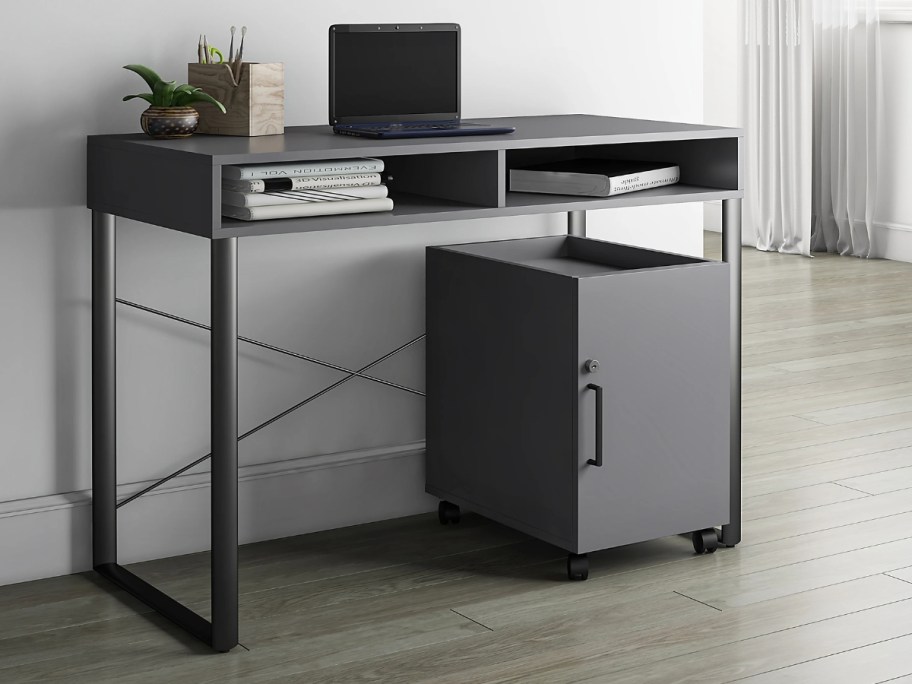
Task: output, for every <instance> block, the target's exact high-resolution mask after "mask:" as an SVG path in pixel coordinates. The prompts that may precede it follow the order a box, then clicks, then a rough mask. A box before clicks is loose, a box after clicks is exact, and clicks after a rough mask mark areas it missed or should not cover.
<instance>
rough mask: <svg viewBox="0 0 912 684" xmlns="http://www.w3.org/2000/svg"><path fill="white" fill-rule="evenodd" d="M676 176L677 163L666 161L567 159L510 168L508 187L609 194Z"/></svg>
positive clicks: (662, 182) (667, 181) (665, 182)
mask: <svg viewBox="0 0 912 684" xmlns="http://www.w3.org/2000/svg"><path fill="white" fill-rule="evenodd" d="M680 177H681V169H680V167H678V165H677V164H671V163H668V162H642V161H621V160H616V159H568V160H565V161H559V162H550V163H547V164H537V165H535V166H528V167H525V168H521V169H510V191H511V192H536V193H546V194H554V195H582V196H585V197H611V196H613V195H620V194H623V193H626V192H634V191H635V190H645V189H647V188H655V187H659V186H662V185H672V184H674V183H677V182H678V181H679V180H680Z"/></svg>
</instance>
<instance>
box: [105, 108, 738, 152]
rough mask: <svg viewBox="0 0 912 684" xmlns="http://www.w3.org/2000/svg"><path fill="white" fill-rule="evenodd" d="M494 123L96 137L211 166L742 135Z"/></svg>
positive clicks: (588, 120)
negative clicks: (406, 130)
mask: <svg viewBox="0 0 912 684" xmlns="http://www.w3.org/2000/svg"><path fill="white" fill-rule="evenodd" d="M472 121H478V122H481V123H489V124H492V125H504V126H514V127H515V128H516V132H515V133H512V134H506V135H491V136H466V137H458V138H413V139H407V140H370V139H367V138H354V137H351V136H343V135H335V134H334V133H333V132H332V129H331V128H330V127H329V126H289V127H286V128H285V135H273V136H260V137H257V138H244V137H235V136H217V135H211V136H209V135H194V136H192V137H190V138H184V139H181V140H152V139H151V138H149V137H148V136H145V135H138V134H129V135H110V136H100V137H103V138H104V139H105V140H106V141H108V142H109V143H110V144H111V145H118V146H124V147H126V146H131V145H138V146H141V147H143V148H145V149H148V150H152V151H160V152H164V151H168V152H180V153H183V154H187V155H198V156H200V157H205V158H209V159H210V160H211V163H213V164H245V163H259V162H279V161H304V160H308V159H332V158H345V157H360V156H366V157H376V156H383V155H393V154H432V153H440V152H467V151H476V150H500V149H504V150H509V149H523V148H530V147H543V146H545V147H565V146H568V145H580V144H586V145H604V144H618V143H625V142H653V141H658V140H685V139H694V138H728V137H733V136H739V135H743V132H742V131H741V130H740V129H735V128H725V127H722V126H702V125H696V124H684V123H678V122H672V121H645V120H640V119H621V118H616V117H609V116H592V115H588V114H572V115H554V116H518V117H503V118H493V119H472Z"/></svg>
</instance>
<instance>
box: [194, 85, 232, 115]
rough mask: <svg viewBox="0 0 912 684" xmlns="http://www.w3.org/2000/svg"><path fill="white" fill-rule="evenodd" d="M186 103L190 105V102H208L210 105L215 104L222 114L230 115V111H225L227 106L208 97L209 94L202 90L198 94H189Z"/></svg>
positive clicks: (210, 96)
mask: <svg viewBox="0 0 912 684" xmlns="http://www.w3.org/2000/svg"><path fill="white" fill-rule="evenodd" d="M186 101H187V103H188V104H189V103H190V102H208V103H210V104H214V105H215V106H216V107H218V108H219V109H220V110H221V111H222V114H227V113H228V110H226V109H225V105H223V104H222V103H221V102H219V101H218V100H216V99H215V98H214V97H212V95H208V94H206V93H204V92H203V91H202V90H200V91H198V92H194V93H187V94H186Z"/></svg>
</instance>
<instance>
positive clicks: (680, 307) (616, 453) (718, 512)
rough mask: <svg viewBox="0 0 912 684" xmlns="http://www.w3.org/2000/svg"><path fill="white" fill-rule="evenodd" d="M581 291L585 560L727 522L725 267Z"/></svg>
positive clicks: (676, 270)
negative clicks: (594, 553)
mask: <svg viewBox="0 0 912 684" xmlns="http://www.w3.org/2000/svg"><path fill="white" fill-rule="evenodd" d="M578 283H579V299H578V306H579V311H578V316H579V317H578V357H579V358H578V361H579V363H578V368H579V378H578V383H577V396H576V401H577V402H578V407H577V430H578V435H577V437H578V438H577V448H576V453H575V459H576V467H577V469H578V477H579V486H578V501H577V515H578V529H579V537H578V552H580V553H583V552H586V551H591V550H595V549H602V548H608V547H613V546H618V545H620V544H627V543H632V542H636V541H641V540H644V539H653V538H657V537H662V536H667V535H671V534H676V533H681V532H689V531H692V530H697V529H702V528H706V527H712V526H716V525H721V524H724V523H727V522H728V469H729V454H728V448H729V406H728V401H729V397H728V392H729V383H728V380H729V362H728V355H729V351H728V316H727V312H728V302H727V298H728V267H727V265H726V264H721V263H709V264H706V263H704V264H698V265H692V266H679V267H673V268H659V269H644V270H640V271H629V272H627V273H624V274H615V275H609V276H603V277H589V278H581V279H580V280H579V281H578ZM587 359H597V360H598V361H599V369H598V371H597V372H595V373H589V372H587V370H586V369H585V367H584V364H585V362H586V360H587ZM590 384H596V385H598V386H600V387H602V388H603V396H604V400H603V406H602V415H601V429H602V435H603V453H602V462H603V464H602V466H601V467H597V466H595V465H591V464H589V463H587V461H588V460H589V459H594V458H595V449H596V430H597V427H598V420H597V416H596V412H595V405H596V399H595V395H596V392H595V391H594V390H592V389H589V387H588V386H589V385H590Z"/></svg>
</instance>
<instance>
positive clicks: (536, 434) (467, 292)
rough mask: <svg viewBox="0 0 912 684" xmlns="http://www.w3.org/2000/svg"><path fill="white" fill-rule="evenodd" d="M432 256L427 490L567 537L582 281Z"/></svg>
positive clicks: (555, 537) (557, 538)
mask: <svg viewBox="0 0 912 684" xmlns="http://www.w3.org/2000/svg"><path fill="white" fill-rule="evenodd" d="M427 257H428V258H427V329H428V347H427V383H428V384H427V386H428V398H427V401H428V404H427V459H428V460H427V488H428V491H430V492H432V493H435V494H437V495H439V496H448V495H449V496H452V497H453V498H454V500H456V501H457V502H460V503H464V504H465V505H466V506H467V507H469V508H470V509H471V507H472V504H473V503H474V504H475V505H476V506H477V507H478V509H479V510H483V511H484V512H485V514H486V515H488V516H489V517H491V518H492V519H494V520H497V521H499V522H502V523H504V524H507V525H512V526H514V527H517V528H519V529H522V530H524V531H526V532H529V533H531V534H536V532H540V536H542V537H543V538H545V539H547V540H549V541H552V542H563V543H564V544H565V545H569V544H571V543H572V537H573V534H572V526H573V520H574V511H573V505H574V493H575V491H574V489H575V486H576V481H575V472H574V469H573V455H572V451H571V450H572V443H573V427H572V404H571V401H570V399H571V397H572V395H573V379H574V377H575V375H574V374H573V372H572V363H573V356H574V350H573V348H572V328H571V325H572V322H573V317H574V316H573V311H572V309H573V308H574V307H573V299H572V293H573V288H574V285H573V281H572V280H571V279H569V278H562V277H559V276H555V275H553V274H548V273H544V272H540V271H535V270H533V269H525V268H522V267H518V266H514V265H510V264H504V263H501V262H495V261H490V260H487V259H482V258H477V257H473V256H469V255H465V254H459V253H455V252H448V251H446V250H435V249H433V248H430V249H429V250H428V253H427Z"/></svg>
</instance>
